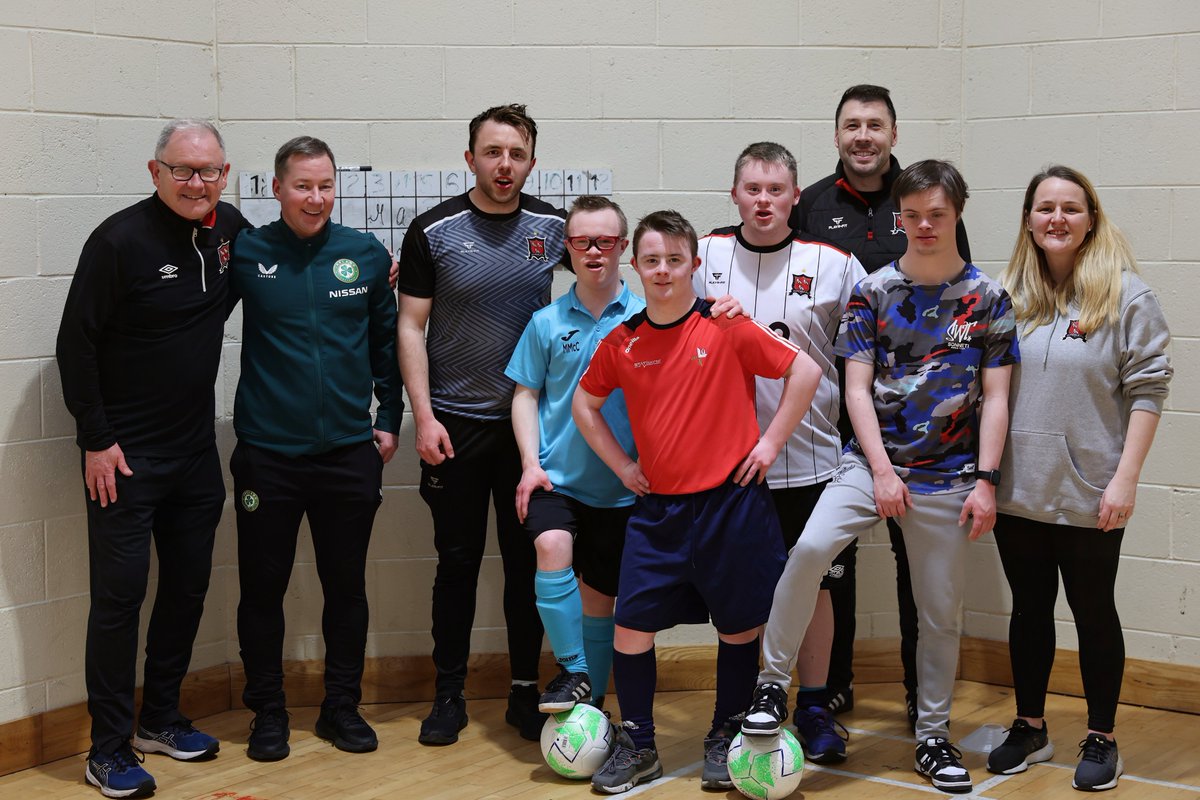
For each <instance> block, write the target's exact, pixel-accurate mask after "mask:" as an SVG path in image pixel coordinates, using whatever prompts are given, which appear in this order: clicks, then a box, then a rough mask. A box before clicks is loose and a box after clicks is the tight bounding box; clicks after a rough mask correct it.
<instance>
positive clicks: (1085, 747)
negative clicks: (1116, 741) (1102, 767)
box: [1079, 734, 1113, 764]
mask: <svg viewBox="0 0 1200 800" xmlns="http://www.w3.org/2000/svg"><path fill="white" fill-rule="evenodd" d="M1112 746H1113V744H1112V742H1110V741H1109V740H1108V739H1105V738H1104V737H1103V736H1097V735H1095V734H1089V735H1088V736H1087V737H1086V738H1085V739H1084V740H1083V741H1082V742H1080V743H1079V756H1080V761H1095V762H1096V763H1097V764H1103V763H1105V762H1106V761H1108V754H1109V751H1110V750H1112Z"/></svg>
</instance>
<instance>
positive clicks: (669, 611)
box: [615, 481, 787, 634]
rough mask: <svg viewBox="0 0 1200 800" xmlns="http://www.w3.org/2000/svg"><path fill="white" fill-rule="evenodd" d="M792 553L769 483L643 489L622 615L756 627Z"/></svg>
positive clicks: (666, 624) (659, 624)
mask: <svg viewBox="0 0 1200 800" xmlns="http://www.w3.org/2000/svg"><path fill="white" fill-rule="evenodd" d="M786 560H787V555H786V553H784V550H783V535H782V534H781V533H780V531H779V517H778V516H777V515H776V514H775V507H774V505H772V503H771V494H770V490H769V489H768V488H767V485H766V483H761V484H758V483H751V484H750V485H749V486H738V485H737V484H736V483H733V482H732V481H726V482H725V483H723V484H721V485H720V486H717V487H716V488H713V489H708V490H706V491H703V492H695V493H692V494H678V495H665V494H648V495H645V496H644V497H639V498H638V500H637V502H636V503H634V506H633V514H632V515H631V516H630V518H629V527H628V529H627V530H626V533H625V554H624V556H623V557H622V559H621V585H620V590H619V592H618V595H617V608H616V613H615V618H616V623H617V624H618V625H620V626H621V627H623V628H630V629H632V630H636V631H647V632H652V631H661V630H665V629H667V628H670V627H673V626H675V625H681V624H687V623H703V622H707V621H708V620H709V618H710V617H711V619H712V623H713V626H714V627H716V629H717V631H719V632H720V633H726V634H732V633H741V632H742V631H748V630H750V629H752V628H756V627H758V626H759V625H762V624H764V623H765V622H766V621H767V617H768V616H770V614H771V600H772V598H773V596H774V594H775V584H776V582H777V581H778V580H779V576H780V575H781V574H783V565H784V563H785V562H786Z"/></svg>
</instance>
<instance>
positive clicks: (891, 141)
mask: <svg viewBox="0 0 1200 800" xmlns="http://www.w3.org/2000/svg"><path fill="white" fill-rule="evenodd" d="M897 131H898V127H897V125H896V107H895V106H894V105H893V104H892V98H891V94H890V92H888V90H887V89H885V88H884V87H882V86H873V85H870V84H860V85H857V86H851V87H850V88H849V89H847V90H846V91H845V92H844V93H843V94H842V99H841V101H840V102H839V103H838V107H837V111H836V112H835V113H834V136H833V141H834V145H835V146H836V147H837V150H838V164H837V167H836V168H835V169H834V171H833V174H832V175H828V176H826V177H824V178H822V179H821V180H819V181H817V182H816V183H814V184H813V185H811V186H808V187H806V188H805V189H804V190H803V191H802V192H801V193H800V203H799V204H798V205H797V206H796V207H795V208H794V209H793V210H792V215H791V218H790V219H789V222H791V224H792V227H793V228H798V229H799V230H801V231H804V232H806V233H808V234H811V235H815V236H819V237H822V238H824V239H826V240H828V241H831V242H833V243H834V244H836V245H839V246H841V247H843V248H845V249H847V250H849V251H850V252H851V253H853V254H854V255H855V256H856V257H857V258H858V260H859V261H860V262H862V265H863V269H865V270H866V271H867V272H868V273H871V272H874V271H875V270H877V269H879V268H880V267H883V266H885V265H887V264H890V263H891V262H893V261H895V260H896V259H897V258H899V257H900V256H902V255H904V251H905V249H906V248H907V247H908V237H906V236H905V235H904V228H903V227H902V226H901V225H900V209H899V208H898V207H897V206H896V203H895V202H894V201H893V200H892V196H891V195H892V183H893V182H894V181H895V180H896V176H898V175H899V174H900V162H899V161H897V160H896V157H895V156H893V155H892V148H893V147H895V146H896V142H897V139H898V133H897ZM956 237H957V240H958V251H959V255H961V256H962V259H963V261H966V262H967V263H968V264H969V263H970V262H971V250H970V247H969V246H968V244H967V231H966V228H964V227H963V224H962V220H961V219H960V220H959V222H958V228H957V230H956ZM838 372H839V374H841V373H842V372H843V368H842V364H841V359H839V364H838ZM838 427H839V429H840V430H841V434H842V441H843V442H844V441H848V440H849V438H850V436H851V434H852V431H851V430H850V415H849V414H848V413H847V412H846V408H845V403H844V402H843V403H842V413H841V417H840V422H839V424H838ZM888 535H889V537H890V538H891V542H892V552H893V553H895V555H896V596H897V599H898V601H899V607H900V660H901V663H902V664H903V665H904V690H905V695H906V703H907V709H908V721H909V727H910V728H911V727H913V726H914V725H915V724H916V719H917V709H916V697H917V672H916V657H917V656H916V653H917V608H916V604H915V603H914V602H913V594H912V582H911V580H910V578H909V574H908V556H907V554H906V552H905V549H904V538H903V536H902V535H901V533H900V526H899V525H898V524H897V523H896V522H895V521H894V520H892V519H889V520H888ZM857 550H858V545H857V544H851V545H850V546H849V547H847V548H846V549H845V551H843V552H842V554H841V555H839V556H838V560H837V562H836V563H839V564H840V563H844V564H845V565H846V574H845V575H844V576H843V579H842V580H841V581H840V582H839V583H838V585H837V587H836V588H834V589H831V590H830V599H831V600H832V602H833V615H834V637H833V651H832V656H831V659H830V663H829V680H828V687H829V693H828V701H827V705H828V707H829V709H830V710H831V711H833V712H834V713H838V712H841V711H849V710H850V709H851V708H852V707H853V706H854V688H853V687H854V671H853V669H852V662H853V660H854V631H855V618H854V611H855V591H856V588H855V580H854V572H855V564H856V553H857Z"/></svg>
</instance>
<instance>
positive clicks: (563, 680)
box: [546, 667, 571, 694]
mask: <svg viewBox="0 0 1200 800" xmlns="http://www.w3.org/2000/svg"><path fill="white" fill-rule="evenodd" d="M570 680H571V673H570V672H568V671H567V670H565V669H563V668H562V667H559V668H558V674H557V675H555V676H554V678H553V679H551V681H550V683H548V684H546V693H547V694H549V693H551V692H557V691H558V690H559V689H563V688H565V687H566V685H567V682H568V681H570Z"/></svg>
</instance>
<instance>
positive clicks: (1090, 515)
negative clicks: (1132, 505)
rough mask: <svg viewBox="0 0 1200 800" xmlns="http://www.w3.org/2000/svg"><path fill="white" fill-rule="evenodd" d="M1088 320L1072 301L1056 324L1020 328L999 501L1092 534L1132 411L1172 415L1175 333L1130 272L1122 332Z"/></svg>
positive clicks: (1004, 509)
mask: <svg viewBox="0 0 1200 800" xmlns="http://www.w3.org/2000/svg"><path fill="white" fill-rule="evenodd" d="M1078 318H1079V308H1078V306H1077V305H1074V304H1072V305H1071V307H1070V308H1069V309H1068V314H1067V316H1065V317H1064V316H1061V315H1056V316H1055V318H1054V321H1053V322H1052V323H1051V324H1048V325H1042V326H1041V327H1038V328H1035V329H1033V330H1030V331H1028V332H1026V331H1025V330H1024V329H1021V328H1018V329H1019V332H1020V336H1021V356H1022V358H1021V363H1020V364H1017V365H1016V366H1015V367H1013V373H1012V387H1011V390H1010V392H1009V415H1010V416H1009V425H1010V430H1009V434H1008V438H1007V440H1006V443H1005V448H1004V457H1003V458H1002V459H1001V463H1000V469H1001V471H1002V473H1003V475H1002V480H1001V483H1000V487H999V488H998V489H997V491H996V503H997V506H998V507H999V510H1000V512H1001V513H1004V514H1012V515H1015V516H1019V517H1025V518H1028V519H1033V520H1038V521H1040V522H1050V523H1055V524H1065V525H1076V526H1080V527H1089V528H1090V527H1095V526H1096V523H1097V520H1098V519H1099V515H1100V497H1101V495H1102V494H1103V493H1104V488H1105V487H1106V486H1107V485H1108V482H1109V481H1110V480H1111V479H1112V477H1113V475H1114V474H1116V471H1117V464H1118V462H1119V461H1120V460H1121V449H1122V448H1123V447H1124V444H1125V431H1126V428H1127V427H1128V423H1129V414H1130V412H1132V411H1135V410H1143V411H1149V412H1151V413H1152V414H1160V415H1161V414H1162V406H1163V400H1165V399H1166V396H1167V383H1168V382H1169V381H1170V380H1171V374H1172V372H1173V370H1172V368H1171V365H1170V362H1169V361H1168V359H1167V353H1166V350H1167V343H1168V342H1169V341H1170V338H1171V334H1170V332H1169V331H1168V330H1167V320H1166V318H1165V317H1164V316H1163V313H1162V308H1161V307H1160V306H1159V305H1158V300H1157V299H1156V298H1155V297H1154V293H1153V292H1152V291H1151V290H1150V287H1148V286H1147V285H1146V284H1145V283H1143V282H1142V280H1141V278H1139V277H1138V276H1137V275H1136V274H1134V273H1133V272H1129V271H1126V272H1125V273H1124V275H1123V278H1122V287H1121V311H1120V319H1119V321H1118V323H1117V324H1116V325H1104V326H1102V327H1101V328H1100V329H1099V330H1096V331H1089V332H1087V333H1081V332H1080V331H1079V330H1078V326H1077V324H1074V321H1075V320H1078Z"/></svg>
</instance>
